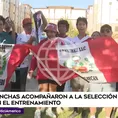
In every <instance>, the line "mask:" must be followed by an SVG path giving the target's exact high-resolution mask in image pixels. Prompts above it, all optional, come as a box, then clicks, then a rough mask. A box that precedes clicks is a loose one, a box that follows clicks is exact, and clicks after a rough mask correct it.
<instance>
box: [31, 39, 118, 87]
mask: <svg viewBox="0 0 118 118" xmlns="http://www.w3.org/2000/svg"><path fill="white" fill-rule="evenodd" d="M60 42H61V45H59V46H57V45H58V44H60ZM82 48H83V50H82ZM30 49H31V50H32V51H33V53H34V56H35V57H36V59H37V65H38V68H39V70H40V72H41V73H43V76H42V75H41V78H43V79H46V78H48V79H49V78H53V80H55V81H56V82H57V83H58V84H60V85H61V84H62V83H65V82H66V81H67V80H70V79H73V78H74V77H77V76H81V77H82V78H83V79H85V80H86V81H88V82H92V83H106V82H110V83H111V82H117V81H118V51H117V50H118V44H117V43H116V42H115V40H114V39H112V38H108V37H103V38H98V39H96V40H89V41H88V42H84V43H79V44H71V45H64V40H61V39H59V38H58V39H55V40H52V41H51V40H47V41H46V40H45V41H42V42H41V43H40V44H39V45H38V46H37V47H36V46H32V47H30ZM60 50H61V51H60ZM65 50H66V51H65ZM67 50H71V53H70V52H69V51H67ZM60 52H61V53H60ZM62 52H64V53H62ZM68 54H69V55H70V56H67V55H68ZM73 54H74V55H73ZM65 55H66V56H67V57H66V56H65ZM73 56H76V57H77V56H79V57H80V58H81V59H80V60H79V62H78V63H77V65H78V66H77V69H74V68H70V67H69V66H67V65H64V63H63V62H64V61H65V59H66V61H67V60H68V58H70V59H71V60H72V57H73ZM65 57H66V58H65ZM71 64H73V62H72V63H71Z"/></svg>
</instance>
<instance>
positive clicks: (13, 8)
mask: <svg viewBox="0 0 118 118" xmlns="http://www.w3.org/2000/svg"><path fill="white" fill-rule="evenodd" d="M0 8H1V10H0V15H2V16H3V17H5V18H6V17H10V18H11V19H12V20H13V21H14V23H15V28H16V32H19V33H20V32H22V30H23V28H22V25H21V23H22V20H23V19H24V18H26V17H28V18H29V17H31V9H32V7H31V6H30V5H28V4H21V3H20V2H19V0H0Z"/></svg>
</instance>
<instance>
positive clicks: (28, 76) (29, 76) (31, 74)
mask: <svg viewBox="0 0 118 118" xmlns="http://www.w3.org/2000/svg"><path fill="white" fill-rule="evenodd" d="M27 78H28V79H31V78H33V71H32V70H31V71H29V73H28V75H27Z"/></svg>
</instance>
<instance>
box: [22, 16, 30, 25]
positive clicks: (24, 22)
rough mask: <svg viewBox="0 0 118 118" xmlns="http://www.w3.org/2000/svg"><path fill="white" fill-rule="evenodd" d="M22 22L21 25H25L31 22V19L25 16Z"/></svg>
mask: <svg viewBox="0 0 118 118" xmlns="http://www.w3.org/2000/svg"><path fill="white" fill-rule="evenodd" d="M22 24H23V26H24V25H26V24H32V19H31V18H25V19H24V20H23V21H22Z"/></svg>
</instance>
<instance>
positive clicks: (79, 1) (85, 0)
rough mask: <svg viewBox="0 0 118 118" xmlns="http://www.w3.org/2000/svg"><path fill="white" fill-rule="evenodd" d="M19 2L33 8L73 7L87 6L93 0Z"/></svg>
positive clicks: (24, 0)
mask: <svg viewBox="0 0 118 118" xmlns="http://www.w3.org/2000/svg"><path fill="white" fill-rule="evenodd" d="M20 2H21V3H24V4H30V5H31V6H32V7H33V8H41V7H47V6H72V7H75V8H88V5H92V4H93V2H94V0H20Z"/></svg>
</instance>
